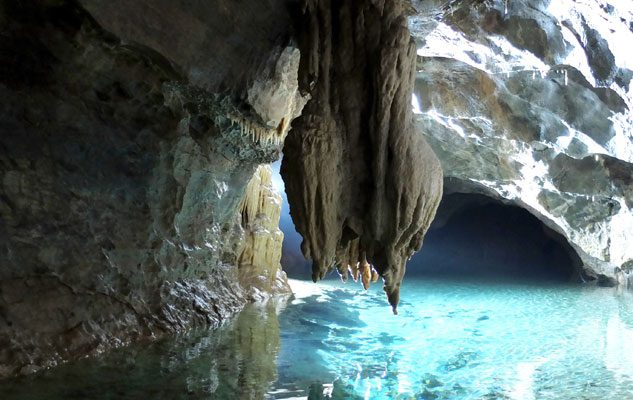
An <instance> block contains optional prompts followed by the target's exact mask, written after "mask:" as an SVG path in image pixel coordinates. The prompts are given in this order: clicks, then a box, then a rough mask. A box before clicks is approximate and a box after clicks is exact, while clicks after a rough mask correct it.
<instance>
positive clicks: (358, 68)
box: [281, 0, 442, 313]
mask: <svg viewBox="0 0 633 400" xmlns="http://www.w3.org/2000/svg"><path fill="white" fill-rule="evenodd" d="M409 7H410V5H409V3H408V2H406V1H392V0H345V1H334V0H305V1H303V3H302V7H301V9H300V10H299V13H298V14H299V15H298V17H297V29H296V30H297V40H298V43H299V47H300V50H301V54H302V59H301V67H300V87H301V89H302V90H303V91H304V92H308V93H310V95H311V97H312V98H311V100H310V101H309V102H308V104H307V105H306V107H305V108H304V111H303V114H302V115H301V117H300V118H298V119H297V120H295V121H294V122H293V124H292V131H291V132H290V134H289V136H288V138H287V140H286V143H285V148H284V154H285V157H284V161H283V164H282V169H281V173H282V176H283V178H284V181H285V182H286V191H287V194H288V200H289V203H290V210H291V214H292V217H293V220H294V221H295V224H296V227H297V229H298V231H299V232H300V233H301V235H302V236H303V238H304V240H303V243H302V251H303V254H304V256H305V257H306V258H308V259H311V260H312V261H313V267H312V270H313V273H312V278H313V280H314V281H317V280H319V279H321V278H323V277H324V276H325V274H326V273H327V272H328V271H329V270H331V269H333V268H337V269H338V270H339V273H341V275H342V276H343V277H344V278H346V277H347V273H348V270H349V271H351V272H352V275H353V277H354V278H355V279H356V278H358V277H359V275H360V276H361V280H362V281H363V284H364V286H366V287H367V286H368V285H369V283H370V281H371V280H372V272H371V271H372V269H373V270H375V271H377V273H379V274H380V276H382V278H383V280H384V290H385V292H386V293H387V297H388V300H389V303H390V304H391V306H392V307H393V311H394V313H396V312H397V310H396V308H397V305H398V301H399V297H400V284H401V282H402V278H403V276H404V272H405V264H406V261H407V260H408V258H409V257H410V256H411V255H412V254H413V253H414V252H415V251H417V250H418V249H419V248H420V247H421V245H422V241H423V238H424V234H425V233H426V230H427V229H428V226H429V224H430V223H431V221H432V219H433V217H434V215H435V211H436V209H437V206H438V204H439V201H440V199H441V194H442V171H441V167H440V164H439V162H438V160H437V158H436V157H435V155H434V154H433V152H432V150H431V149H430V148H429V146H428V145H427V144H426V142H425V141H424V139H423V138H422V135H421V134H420V133H419V132H416V131H415V129H414V126H413V119H412V113H411V94H412V91H413V82H414V77H415V57H416V47H415V43H414V42H413V40H412V39H411V36H410V33H409V30H408V27H407V12H408V11H409ZM367 264H370V267H367ZM373 275H374V276H373V278H374V280H375V279H377V276H376V274H373Z"/></svg>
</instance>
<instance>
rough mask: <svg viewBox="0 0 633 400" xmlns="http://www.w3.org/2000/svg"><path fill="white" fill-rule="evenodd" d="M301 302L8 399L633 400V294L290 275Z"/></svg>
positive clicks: (1, 392)
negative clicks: (386, 287)
mask: <svg viewBox="0 0 633 400" xmlns="http://www.w3.org/2000/svg"><path fill="white" fill-rule="evenodd" d="M292 285H293V289H294V290H295V292H296V296H295V298H293V299H290V300H289V301H288V302H283V301H273V302H269V303H268V304H264V305H253V306H249V307H247V308H246V309H245V310H244V311H243V312H242V313H241V314H240V315H239V316H237V317H236V318H235V319H234V320H232V321H230V322H229V323H227V324H226V325H225V326H223V327H222V328H220V329H219V330H218V331H216V332H208V331H194V332H191V333H189V334H186V335H181V336H178V337H173V338H168V339H164V340H161V341H159V342H156V343H152V344H138V345H134V346H131V347H128V348H125V349H120V350H117V351H115V352H113V353H111V354H109V355H107V356H105V357H101V358H98V359H88V360H81V361H79V362H76V363H73V364H69V365H66V366H62V367H60V368H57V369H53V370H50V371H45V372H43V373H40V374H37V375H34V376H31V377H26V378H21V379H18V380H14V381H10V382H4V383H0V399H14V398H15V399H18V398H19V399H126V398H130V399H137V398H138V399H144V398H146V399H306V398H309V399H326V398H335V399H520V400H530V399H565V400H570V399H601V400H609V399H614V400H627V399H632V400H633V295H632V294H631V293H630V292H627V291H621V290H615V289H605V288H594V287H582V286H571V285H542V284H541V285H536V284H516V283H508V282H496V283H494V282H483V281H461V282H460V281H457V282H456V281H447V280H430V279H424V280H416V279H415V278H414V279H411V278H409V279H407V280H406V281H405V283H404V286H403V292H402V299H403V301H402V303H401V305H400V308H399V311H400V314H399V315H398V316H393V315H392V314H391V312H390V309H389V307H388V306H387V304H386V300H385V297H384V294H383V292H382V290H381V289H380V287H379V286H380V285H375V287H372V288H371V289H370V290H369V291H368V292H365V291H363V290H362V288H360V287H359V286H357V285H356V284H353V283H351V282H350V283H348V284H345V285H344V284H342V283H339V282H337V281H325V282H321V283H319V284H318V285H315V284H313V283H311V282H303V281H293V282H292Z"/></svg>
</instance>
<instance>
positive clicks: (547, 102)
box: [410, 0, 633, 285]
mask: <svg viewBox="0 0 633 400" xmlns="http://www.w3.org/2000/svg"><path fill="white" fill-rule="evenodd" d="M414 3H416V6H417V7H418V11H419V13H418V14H417V15H416V16H415V17H413V18H412V19H411V20H410V26H411V29H412V32H413V34H414V36H415V37H416V40H417V42H418V72H417V77H416V86H415V95H416V97H415V99H414V107H415V108H416V125H417V126H418V127H419V128H420V130H421V132H423V133H424V135H425V137H426V139H427V141H428V142H429V144H430V145H431V147H432V148H433V150H434V151H435V153H436V154H437V156H438V158H439V159H440V161H441V163H442V167H443V169H444V172H445V178H446V179H445V191H446V192H447V193H460V192H461V193H481V194H485V195H487V196H491V197H495V198H497V199H499V200H501V201H504V202H507V203H510V204H514V205H517V206H520V207H523V208H525V209H527V210H528V211H530V212H531V213H532V214H533V215H535V216H536V217H538V218H539V219H540V220H541V221H543V223H545V224H546V225H547V226H549V227H550V228H552V229H554V230H555V231H557V232H559V233H561V234H562V235H563V236H564V237H565V238H566V239H567V241H568V242H569V243H570V244H571V246H572V247H573V248H574V250H575V251H576V252H577V253H578V255H579V256H580V257H581V259H582V261H583V264H584V266H583V269H584V275H585V276H584V278H585V279H595V280H597V281H599V282H600V283H601V284H605V285H614V284H618V283H620V284H627V283H629V284H630V283H633V282H631V272H632V266H633V246H631V243H632V242H633V212H632V206H633V197H632V196H633V164H632V163H633V114H632V113H631V109H632V106H633V88H632V86H631V79H632V78H633V71H632V70H633V58H631V56H630V51H629V47H630V46H629V44H630V43H632V42H633V28H632V27H633V4H632V3H631V2H610V1H589V2H587V1H574V0H556V1H547V0H509V1H475V0H464V1H452V2H449V3H447V4H448V5H447V6H446V7H445V8H444V9H441V10H438V9H432V10H430V9H428V8H427V4H426V3H425V2H414Z"/></svg>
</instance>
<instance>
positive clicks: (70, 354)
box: [0, 1, 302, 377]
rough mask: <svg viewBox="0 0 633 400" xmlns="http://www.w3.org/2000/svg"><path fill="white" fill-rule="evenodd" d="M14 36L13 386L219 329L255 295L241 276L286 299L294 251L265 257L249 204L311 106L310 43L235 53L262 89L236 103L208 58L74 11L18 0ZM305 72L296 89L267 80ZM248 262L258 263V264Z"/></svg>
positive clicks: (6, 348) (3, 308)
mask: <svg viewBox="0 0 633 400" xmlns="http://www.w3.org/2000/svg"><path fill="white" fill-rule="evenodd" d="M85 3H86V4H87V3H89V2H85ZM108 4H110V3H108ZM100 5H101V6H104V5H105V3H100ZM135 5H137V3H134V4H132V3H126V6H129V7H134V6H135ZM119 6H121V7H120V8H119V9H118V11H125V10H126V8H125V7H124V6H122V5H121V4H119ZM279 10H282V11H279V12H280V13H281V14H280V15H283V10H284V9H283V8H280V9H279ZM94 11H99V10H98V9H97V8H95V9H94ZM127 12H128V14H129V15H130V16H131V15H132V14H134V13H132V12H131V10H129V9H127ZM251 12H252V13H253V15H252V16H251V17H252V18H255V15H254V14H255V13H256V12H257V9H253V10H251ZM141 14H142V13H141ZM141 14H135V15H136V16H139V15H141ZM242 14H243V15H245V12H242ZM246 14H247V13H246ZM95 15H96V14H95ZM97 16H98V17H99V18H97V19H98V20H100V19H104V20H105V19H107V18H106V16H107V14H103V15H97ZM145 17H147V18H148V19H147V20H145V22H147V21H148V20H151V17H149V16H148V15H145ZM216 17H217V16H215V15H214V18H216ZM225 25H226V24H225ZM267 26H268V25H267ZM0 28H1V30H2V37H1V38H0V71H1V73H0V95H1V96H2V98H3V101H2V102H0V132H1V133H0V182H1V185H0V243H1V245H0V377H5V376H11V375H15V374H25V373H30V372H34V371H37V370H39V369H41V368H43V367H49V366H54V365H57V364H59V363H61V362H64V361H66V360H68V359H73V358H76V357H81V356H84V355H93V354H99V353H102V352H103V351H105V350H108V349H110V348H112V347H118V346H122V345H125V344H127V343H130V342H131V341H135V340H141V339H153V338H156V337H159V336H161V335H163V334H165V333H170V332H176V331H182V330H186V329H190V328H192V327H215V326H218V325H219V324H220V323H221V322H222V321H223V320H224V319H226V318H227V317H229V316H230V315H232V314H234V313H235V312H237V311H238V310H240V309H241V308H242V307H243V305H244V304H245V302H246V301H247V299H248V297H249V290H250V288H249V287H245V286H243V285H240V279H239V276H240V274H247V275H249V276H250V277H251V281H254V280H256V279H258V281H259V282H260V283H261V285H262V287H263V289H262V290H267V289H269V288H271V287H273V286H275V287H279V288H280V289H279V290H282V289H283V288H284V286H283V283H284V279H285V277H284V276H283V275H280V271H279V265H278V262H277V263H275V260H278V257H279V255H277V254H272V253H274V252H276V251H278V250H279V248H278V247H274V248H271V249H270V250H269V251H270V253H267V254H266V255H265V256H263V257H259V256H258V255H259V254H260V249H259V248H255V249H249V246H255V247H257V243H258V242H257V241H253V240H251V239H250V236H251V235H253V232H254V231H253V229H254V228H253V224H252V221H251V220H249V219H246V220H242V217H243V215H242V212H241V209H240V206H241V204H242V202H243V198H244V194H245V192H246V189H247V185H248V183H249V182H250V181H251V179H252V177H253V175H254V173H255V171H256V170H257V167H258V165H259V164H261V163H268V162H271V161H274V160H275V159H277V158H278V157H279V154H280V149H281V142H282V140H283V137H284V136H285V135H286V134H287V130H288V126H287V125H288V123H289V121H290V120H291V118H292V115H293V113H298V112H299V111H300V107H301V106H302V104H300V105H299V103H297V105H295V103H294V99H295V96H298V95H297V93H296V87H297V82H296V65H298V52H297V51H296V50H292V49H284V48H277V49H276V50H270V49H272V47H270V48H267V49H260V50H261V51H262V52H261V53H257V52H254V53H252V54H251V57H252V62H250V63H244V62H242V61H241V60H233V62H232V64H231V62H230V60H229V59H230V57H229V56H226V57H227V58H226V59H222V60H221V62H222V63H223V64H222V65H219V66H218V65H216V66H215V68H216V70H215V71H216V72H218V71H220V70H222V71H224V70H225V69H226V70H227V71H228V70H231V65H235V66H237V65H239V66H240V69H239V71H238V70H237V69H233V70H231V71H232V72H234V73H236V74H238V72H239V74H238V75H239V76H242V77H243V76H249V77H251V78H253V79H252V80H248V79H245V81H244V82H245V83H244V85H243V87H242V88H243V89H244V90H243V91H242V88H237V89H236V90H235V92H222V94H219V93H218V92H212V91H209V90H207V89H208V88H216V86H218V85H217V84H216V83H217V82H216V81H218V82H219V80H221V79H220V78H219V77H217V76H214V75H213V74H212V73H211V72H210V71H211V69H212V67H213V66H208V68H207V69H205V70H204V73H203V74H201V75H200V76H205V77H207V78H209V80H208V81H204V82H203V81H201V80H199V79H196V75H195V73H194V72H192V71H194V70H195V69H196V68H197V67H196V66H195V63H193V62H192V63H189V62H185V61H183V65H184V66H183V65H178V64H176V61H178V60H175V58H174V59H169V58H165V57H163V56H162V55H161V54H159V53H158V52H156V51H154V50H153V49H149V48H148V47H146V46H147V45H152V43H144V44H143V43H142V42H143V41H142V40H141V39H142V37H141V36H138V37H137V39H138V40H137V43H132V42H131V41H126V40H121V39H120V38H119V37H117V36H115V35H113V34H112V33H110V32H107V31H105V30H103V29H102V28H101V27H100V26H99V25H98V24H97V23H96V22H95V19H93V16H91V15H90V14H88V13H87V12H86V11H85V10H84V9H82V8H81V7H80V6H79V5H78V4H77V3H76V2H73V1H45V2H30V1H27V2H12V1H3V2H0ZM135 29H137V31H135V32H138V30H139V29H140V30H142V29H149V27H148V26H142V25H139V26H136V27H135ZM251 29H254V30H256V31H257V30H258V27H257V26H256V25H252V24H251ZM146 35H147V36H148V37H149V36H151V35H152V33H151V32H150V31H149V30H148V31H147V32H146ZM175 36H177V35H175ZM154 37H155V38H156V36H154ZM245 40H246V39H245ZM138 42H141V44H139V43H138ZM243 44H244V43H243ZM166 45H167V44H166ZM217 45H218V42H212V43H211V44H209V45H208V46H207V47H205V49H207V50H208V52H211V53H212V52H213V49H214V46H217ZM191 46H194V44H191ZM159 49H160V48H159ZM178 50H184V49H182V48H178ZM197 50H198V51H200V49H197ZM216 50H217V51H218V53H221V52H222V51H221V50H222V49H219V48H216ZM269 50H270V51H269ZM189 51H191V52H193V50H192V48H189ZM231 51H233V50H231ZM165 53H166V54H168V55H172V54H171V53H169V52H167V51H166V52H165ZM176 56H179V54H176V55H174V57H176ZM183 60H185V59H184V58H183ZM187 60H188V59H187ZM293 66H294V68H295V72H294V77H295V80H294V83H292V82H269V83H268V84H264V83H261V82H266V81H267V80H270V79H272V80H275V79H276V78H279V79H281V80H283V79H291V78H292V77H293V75H292V68H293ZM183 71H184V72H183ZM236 76H237V75H236ZM198 78H199V76H198ZM222 79H224V80H228V82H229V83H231V80H230V79H228V78H226V79H225V78H224V77H223V78H222ZM235 79H237V78H235ZM258 79H259V81H260V84H259V85H254V86H253V87H252V88H250V95H251V96H253V97H254V98H260V99H261V98H264V97H265V96H267V95H272V94H276V96H278V97H279V96H280V93H285V94H287V95H288V97H289V98H290V99H291V100H290V101H289V102H287V103H286V105H287V106H288V110H281V111H282V112H280V109H279V107H276V110H275V111H276V112H277V114H276V115H273V116H272V117H270V116H269V115H263V114H266V113H265V111H266V110H265V109H262V107H259V111H254V110H253V109H252V108H250V107H249V106H248V105H247V103H246V102H245V101H242V100H240V98H242V99H245V98H246V96H247V91H248V90H249V87H248V86H247V85H246V83H248V82H250V83H252V84H253V83H254V82H257V81H258ZM214 82H216V83H214ZM194 83H198V84H199V85H196V84H194ZM293 88H294V89H293ZM293 90H294V91H293ZM241 96H242V97H241ZM258 112H262V113H263V114H258ZM263 118H266V121H264V119H263ZM275 118H282V119H283V118H285V122H284V123H281V122H282V121H277V120H275ZM260 183H261V181H260ZM262 190H264V189H262ZM265 190H266V193H267V194H266V195H262V196H260V197H261V198H264V199H267V198H271V197H274V194H272V193H271V192H270V190H271V188H270V187H269V185H268V186H266V187H265ZM257 191H258V188H252V189H251V192H253V193H255V192H257ZM276 206H277V204H276V203H275V204H269V205H268V207H267V208H266V210H263V211H261V212H262V213H263V214H265V215H268V214H272V215H273V216H274V214H275V212H276V213H277V215H278V211H274V208H275V207H276ZM269 233H270V234H271V235H272V238H271V239H270V240H273V241H274V240H277V236H278V232H276V231H274V230H270V231H269ZM261 235H262V236H265V234H264V233H262V234H261ZM261 240H268V239H266V238H263V239H261ZM249 252H250V253H249ZM244 254H254V255H257V257H254V258H253V260H250V261H251V262H249V263H248V265H246V264H245V265H242V266H240V265H239V264H240V257H241V256H243V255H244ZM252 261H257V262H252ZM268 261H271V262H272V264H270V265H267V264H266V263H267V262H268ZM238 266H239V268H238ZM268 279H271V282H268V281H267V280H268ZM249 282H250V281H249Z"/></svg>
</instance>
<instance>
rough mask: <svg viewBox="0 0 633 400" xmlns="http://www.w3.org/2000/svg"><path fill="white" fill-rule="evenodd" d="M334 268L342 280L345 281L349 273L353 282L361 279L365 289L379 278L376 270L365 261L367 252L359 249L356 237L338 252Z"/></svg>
mask: <svg viewBox="0 0 633 400" xmlns="http://www.w3.org/2000/svg"><path fill="white" fill-rule="evenodd" d="M336 269H337V271H338V273H339V275H340V277H341V280H343V282H347V280H348V278H349V276H350V275H351V276H352V279H353V280H354V282H358V281H359V280H360V281H361V283H362V284H363V287H364V288H365V290H367V289H369V286H370V285H371V284H372V282H377V281H378V278H379V275H378V271H376V269H375V268H374V266H373V265H371V264H370V263H369V262H368V261H367V254H366V253H365V252H364V251H362V250H361V249H360V245H359V241H358V239H355V240H353V241H352V242H350V243H349V245H348V246H347V248H345V249H344V250H341V251H339V252H338V254H337V263H336Z"/></svg>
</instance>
